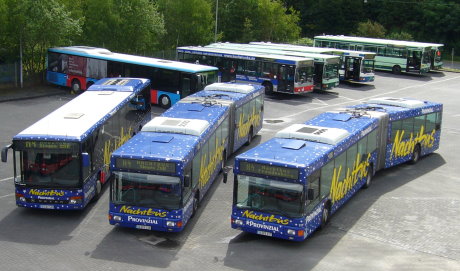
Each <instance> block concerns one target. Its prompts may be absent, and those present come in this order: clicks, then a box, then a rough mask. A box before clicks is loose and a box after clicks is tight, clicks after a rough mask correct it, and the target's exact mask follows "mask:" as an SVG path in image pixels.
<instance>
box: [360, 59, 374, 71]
mask: <svg viewBox="0 0 460 271" xmlns="http://www.w3.org/2000/svg"><path fill="white" fill-rule="evenodd" d="M374 62H375V61H374V60H373V59H364V67H363V72H364V73H371V72H374Z"/></svg>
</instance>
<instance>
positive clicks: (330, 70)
mask: <svg viewBox="0 0 460 271" xmlns="http://www.w3.org/2000/svg"><path fill="white" fill-rule="evenodd" d="M206 48H216V49H223V50H238V51H243V52H252V53H260V54H271V55H283V56H295V57H306V58H312V59H313V62H314V69H313V84H314V89H315V90H329V89H332V88H334V87H337V86H338V85H339V63H340V57H339V56H337V55H332V54H330V55H327V54H319V53H311V52H301V51H293V50H281V49H280V48H277V47H275V46H265V45H253V44H242V43H229V42H218V43H212V44H210V45H206Z"/></svg>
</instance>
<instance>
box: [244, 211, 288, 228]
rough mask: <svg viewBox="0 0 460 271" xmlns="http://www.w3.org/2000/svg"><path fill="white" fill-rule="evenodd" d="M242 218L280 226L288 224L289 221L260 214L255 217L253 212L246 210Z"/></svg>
mask: <svg viewBox="0 0 460 271" xmlns="http://www.w3.org/2000/svg"><path fill="white" fill-rule="evenodd" d="M243 217H247V218H250V219H254V220H260V221H265V222H271V223H277V224H282V225H287V224H289V219H281V218H276V217H275V215H269V216H264V215H262V214H260V215H256V214H254V212H253V211H249V210H246V211H244V213H243Z"/></svg>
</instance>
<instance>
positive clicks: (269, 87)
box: [262, 83, 273, 95]
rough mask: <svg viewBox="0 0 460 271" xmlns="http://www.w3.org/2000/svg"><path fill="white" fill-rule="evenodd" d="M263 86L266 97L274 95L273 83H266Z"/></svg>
mask: <svg viewBox="0 0 460 271" xmlns="http://www.w3.org/2000/svg"><path fill="white" fill-rule="evenodd" d="M262 86H263V87H264V88H265V95H271V94H273V85H272V84H271V83H264V84H262Z"/></svg>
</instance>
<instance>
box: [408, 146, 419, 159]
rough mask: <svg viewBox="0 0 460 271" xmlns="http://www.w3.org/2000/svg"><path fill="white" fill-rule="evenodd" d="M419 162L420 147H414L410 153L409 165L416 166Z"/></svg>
mask: <svg viewBox="0 0 460 271" xmlns="http://www.w3.org/2000/svg"><path fill="white" fill-rule="evenodd" d="M418 160H420V145H415V148H414V152H413V153H412V159H411V160H410V162H409V163H410V164H416V163H417V162H418Z"/></svg>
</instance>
